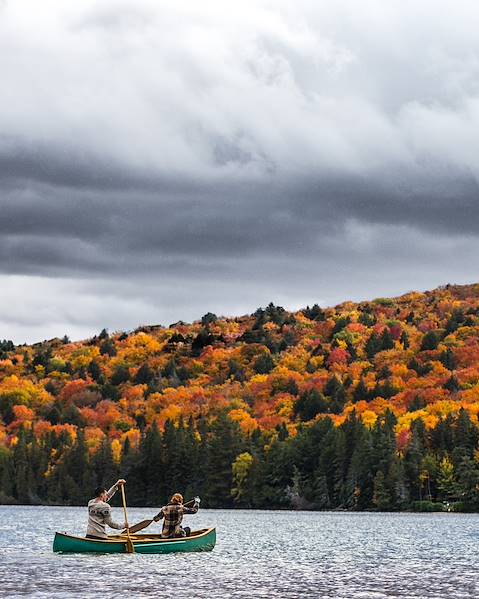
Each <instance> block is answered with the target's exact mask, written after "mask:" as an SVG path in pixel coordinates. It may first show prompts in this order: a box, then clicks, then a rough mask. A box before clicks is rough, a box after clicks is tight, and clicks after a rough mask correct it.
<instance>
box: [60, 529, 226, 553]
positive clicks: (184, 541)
mask: <svg viewBox="0 0 479 599" xmlns="http://www.w3.org/2000/svg"><path fill="white" fill-rule="evenodd" d="M131 540H132V541H133V545H134V547H135V553H173V552H176V551H211V550H212V549H213V547H214V546H215V543H216V528H205V529H203V530H196V531H192V533H191V535H190V536H189V537H183V538H180V539H162V538H161V535H131ZM126 541H127V537H126V535H114V536H110V537H108V539H105V540H104V541H103V540H101V539H98V540H97V539H87V538H85V537H74V536H72V535H67V534H65V533H62V532H57V533H55V539H54V541H53V551H58V552H61V553H126V552H127V551H126Z"/></svg>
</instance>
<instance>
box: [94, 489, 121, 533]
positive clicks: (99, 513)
mask: <svg viewBox="0 0 479 599" xmlns="http://www.w3.org/2000/svg"><path fill="white" fill-rule="evenodd" d="M117 490H118V486H117V485H113V487H112V488H111V489H109V491H108V497H107V501H110V499H111V498H112V497H113V495H114V494H115V493H116V491H117ZM107 524H108V526H110V528H116V529H118V530H122V529H123V528H126V524H125V522H122V523H121V524H117V523H116V522H114V521H113V520H112V518H111V508H110V506H109V505H108V503H106V501H98V500H97V499H96V498H95V499H90V501H89V502H88V527H87V530H86V534H87V535H92V536H94V537H99V538H101V539H106V538H107V536H108V535H107V534H106V531H105V525H107Z"/></svg>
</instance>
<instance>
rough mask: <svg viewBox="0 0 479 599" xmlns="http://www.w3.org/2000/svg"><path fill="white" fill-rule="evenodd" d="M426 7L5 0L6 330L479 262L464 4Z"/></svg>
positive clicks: (0, 40)
mask: <svg viewBox="0 0 479 599" xmlns="http://www.w3.org/2000/svg"><path fill="white" fill-rule="evenodd" d="M439 4H441V3H439ZM439 8H440V7H438V4H437V2H434V3H433V2H429V1H427V2H424V3H420V5H413V4H408V3H404V4H399V3H397V4H396V3H394V4H392V3H391V4H389V5H385V4H384V3H383V2H379V1H372V0H371V1H366V2H364V3H361V7H359V5H358V4H357V3H356V2H347V1H343V2H341V1H339V2H336V3H334V5H333V4H332V3H330V2H308V1H306V0H305V1H303V2H299V3H297V2H295V3H292V2H288V1H286V0H284V1H279V2H276V3H274V4H271V3H269V2H254V3H250V4H248V3H247V4H246V5H244V6H239V5H237V4H236V3H227V2H226V3H225V2H221V3H220V2H218V3H211V4H208V5H207V6H203V5H201V7H200V6H199V5H198V6H196V5H194V4H192V3H190V2H185V3H181V2H171V3H170V2H162V3H161V5H158V4H157V3H156V2H153V1H151V2H150V1H147V0H141V1H135V2H132V1H129V0H128V1H124V2H121V3H120V2H117V1H115V2H113V1H112V2H108V1H102V2H93V1H92V2H87V3H85V4H81V5H78V6H77V5H72V4H69V3H62V2H59V1H58V2H55V1H52V2H50V3H49V4H48V5H47V7H46V8H44V7H40V6H39V5H38V4H37V3H35V2H33V1H29V0H19V1H18V2H7V3H3V4H1V5H0V11H1V18H0V76H1V80H2V93H1V94H0V207H1V210H0V284H1V285H2V289H3V290H4V294H3V296H2V299H1V300H0V309H1V314H2V316H1V317H0V327H1V329H3V331H2V330H0V337H4V336H12V337H15V338H16V339H23V338H25V339H27V338H28V339H35V338H37V337H38V336H42V335H44V336H49V335H50V334H57V333H59V332H62V334H63V332H71V333H72V335H77V336H78V335H86V334H89V333H91V332H92V331H94V330H96V328H98V327H101V328H102V327H103V326H105V325H107V326H109V327H110V328H128V327H133V326H136V325H137V324H138V323H140V322H142V323H146V322H158V321H160V322H168V321H173V320H175V319H178V318H184V319H192V318H197V317H199V316H201V314H202V313H203V312H206V311H207V310H214V311H217V312H220V313H229V314H234V313H238V312H246V311H249V310H252V309H254V308H255V307H257V306H258V305H260V304H261V303H264V302H266V301H270V300H273V301H277V302H279V303H281V302H283V303H285V304H286V305H287V306H288V307H300V306H301V305H302V304H305V303H311V302H314V301H320V302H323V303H334V302H337V301H339V300H342V299H345V298H348V297H353V298H360V297H368V296H371V295H374V294H381V295H386V294H393V293H400V292H402V291H405V290H408V289H412V288H419V289H424V288H426V287H428V286H435V285H437V284H440V283H444V282H448V281H449V280H451V279H452V280H455V281H463V280H468V279H475V278H477V271H476V266H475V264H474V260H473V258H472V257H473V256H474V255H476V253H477V249H478V247H477V246H478V245H479V243H478V238H477V237H478V229H477V225H478V222H479V219H478V217H479V193H478V185H477V180H478V174H479V159H478V156H479V135H478V134H477V131H479V84H478V81H479V42H478V41H477V39H478V38H477V33H476V28H475V26H474V25H473V23H474V22H475V21H476V20H477V16H478V14H479V13H478V9H477V7H476V6H475V5H474V4H473V3H470V2H466V1H464V2H458V3H456V4H455V10H454V11H453V12H452V13H451V11H447V14H446V12H445V11H441V10H440V9H439ZM20 297H21V298H22V301H21V302H19V301H18V298H20Z"/></svg>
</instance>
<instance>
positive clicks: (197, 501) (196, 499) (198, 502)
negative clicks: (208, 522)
mask: <svg viewBox="0 0 479 599" xmlns="http://www.w3.org/2000/svg"><path fill="white" fill-rule="evenodd" d="M200 502H201V499H200V498H199V497H198V495H197V496H196V497H195V503H197V504H198V505H200Z"/></svg>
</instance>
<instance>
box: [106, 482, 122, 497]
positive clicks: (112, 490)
mask: <svg viewBox="0 0 479 599" xmlns="http://www.w3.org/2000/svg"><path fill="white" fill-rule="evenodd" d="M124 484H126V480H125V479H124V478H119V479H118V480H117V481H116V483H115V484H114V485H113V486H112V487H110V488H109V489H108V491H107V492H106V494H107V499H106V500H107V501H110V499H111V498H112V497H113V495H114V494H115V493H116V492H117V491H118V489H119V487H120V485H124Z"/></svg>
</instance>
